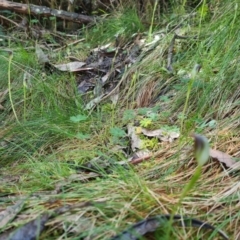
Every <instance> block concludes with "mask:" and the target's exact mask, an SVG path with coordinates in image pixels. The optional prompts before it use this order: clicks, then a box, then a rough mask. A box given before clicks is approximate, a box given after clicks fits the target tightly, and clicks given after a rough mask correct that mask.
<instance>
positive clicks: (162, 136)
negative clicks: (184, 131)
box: [142, 128, 180, 142]
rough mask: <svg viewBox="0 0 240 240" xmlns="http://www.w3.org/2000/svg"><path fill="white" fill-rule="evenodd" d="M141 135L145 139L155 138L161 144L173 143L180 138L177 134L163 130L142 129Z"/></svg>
mask: <svg viewBox="0 0 240 240" xmlns="http://www.w3.org/2000/svg"><path fill="white" fill-rule="evenodd" d="M142 133H143V134H144V135H145V136H147V137H156V138H158V139H159V140H161V141H163V142H173V140H174V139H177V138H179V136H180V134H179V132H175V131H167V130H163V129H157V130H148V129H145V128H142Z"/></svg>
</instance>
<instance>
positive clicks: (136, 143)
mask: <svg viewBox="0 0 240 240" xmlns="http://www.w3.org/2000/svg"><path fill="white" fill-rule="evenodd" d="M127 129H128V136H129V137H130V138H131V148H132V150H133V152H135V151H136V149H141V148H142V146H143V141H142V140H141V139H140V136H138V135H137V134H136V127H134V126H132V125H131V124H128V126H127Z"/></svg>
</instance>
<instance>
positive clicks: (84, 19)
mask: <svg viewBox="0 0 240 240" xmlns="http://www.w3.org/2000/svg"><path fill="white" fill-rule="evenodd" d="M0 9H4V10H10V11H14V12H17V13H23V14H32V15H38V16H39V15H40V16H55V17H58V18H61V19H64V20H68V21H71V22H76V23H85V24H86V23H91V22H93V21H94V18H93V17H90V16H87V15H83V14H78V13H74V12H67V11H63V10H57V9H51V8H48V7H44V6H37V5H33V4H22V3H16V2H10V1H5V0H2V1H0Z"/></svg>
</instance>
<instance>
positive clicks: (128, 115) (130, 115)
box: [123, 109, 136, 121]
mask: <svg viewBox="0 0 240 240" xmlns="http://www.w3.org/2000/svg"><path fill="white" fill-rule="evenodd" d="M135 117H136V114H135V112H134V110H132V109H127V110H125V111H124V113H123V121H130V120H133V119H134V118H135Z"/></svg>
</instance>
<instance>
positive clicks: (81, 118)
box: [70, 114, 88, 123]
mask: <svg viewBox="0 0 240 240" xmlns="http://www.w3.org/2000/svg"><path fill="white" fill-rule="evenodd" d="M87 118H88V117H87V116H86V115H81V114H79V115H77V116H72V117H70V121H71V122H74V123H78V122H83V121H85V120H87Z"/></svg>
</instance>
